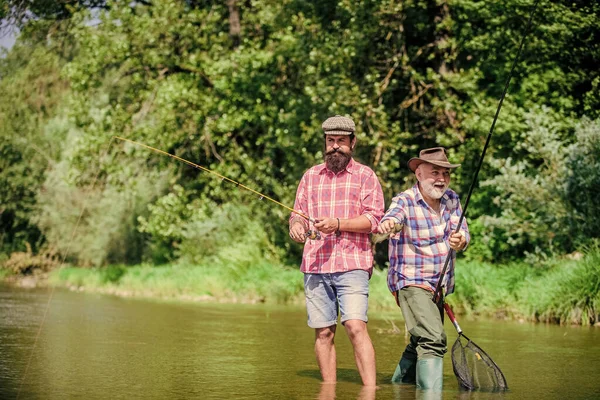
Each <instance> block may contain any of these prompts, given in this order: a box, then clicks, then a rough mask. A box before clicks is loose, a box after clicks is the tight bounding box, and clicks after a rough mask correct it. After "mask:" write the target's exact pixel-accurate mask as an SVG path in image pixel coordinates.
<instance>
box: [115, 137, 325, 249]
mask: <svg viewBox="0 0 600 400" xmlns="http://www.w3.org/2000/svg"><path fill="white" fill-rule="evenodd" d="M113 137H114V138H115V139H119V140H121V141H124V142H129V143H132V144H135V145H138V146H142V147H145V148H147V149H149V150H152V151H154V152H156V153H159V154H163V155H165V156H169V157H171V158H173V159H175V160H177V161H181V162H183V163H185V164H187V165H189V166H191V167H194V168H196V169H199V170H201V171H204V172H208V173H209V174H213V175H215V176H218V177H219V178H221V180H225V181H227V182H230V183H233V184H234V185H236V186H237V187H240V188H242V189H245V190H247V191H249V192H252V193H254V194H256V195H257V196H260V197H259V200H262V199H267V200H269V201H271V202H273V203H275V204H277V205H279V206H281V207H283V208H285V209H286V210H288V211H291V212H292V213H294V214H296V215H299V216H300V217H302V218H304V219H306V220H307V221H309V222H311V223H313V224H314V223H316V221H315V220H314V219H313V218H311V217H309V216H308V215H306V214H304V213H302V212H300V211H298V210H294V209H293V208H290V207H288V206H286V205H285V204H283V203H281V202H279V201H277V200H275V199H273V198H271V197H269V196H267V195H266V194H263V193H260V192H258V191H256V190H254V189H252V188H249V187H248V186H245V185H242V184H241V183H239V182H237V181H234V180H233V179H231V178H228V177H226V176H224V175H221V174H219V173H218V172H215V171H212V170H210V169H208V168H206V167H203V166H202V165H198V164H196V163H193V162H191V161H188V160H186V159H185V158H181V157H178V156H176V155H174V154H171V153H167V152H166V151H163V150H160V149H157V148H155V147H152V146H148V145H147V144H144V143H140V142H136V141H135V140H131V139H126V138H124V137H120V136H113ZM305 236H306V237H307V238H309V239H312V240H319V239H321V235H320V233H319V231H317V230H308V231H307V232H306V234H305Z"/></svg>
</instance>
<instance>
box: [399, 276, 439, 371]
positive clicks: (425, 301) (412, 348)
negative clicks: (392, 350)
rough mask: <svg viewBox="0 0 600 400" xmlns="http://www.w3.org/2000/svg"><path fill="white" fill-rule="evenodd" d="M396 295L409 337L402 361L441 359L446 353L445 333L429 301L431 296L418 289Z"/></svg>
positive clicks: (435, 308) (402, 290) (414, 287)
mask: <svg viewBox="0 0 600 400" xmlns="http://www.w3.org/2000/svg"><path fill="white" fill-rule="evenodd" d="M396 295H397V296H398V305H399V306H400V308H401V309H402V315H403V316H404V320H405V321H406V328H407V329H408V332H409V333H410V343H409V344H408V345H407V346H406V349H405V350H404V353H403V354H402V357H404V358H407V359H409V360H416V359H423V358H432V357H444V353H446V351H447V347H446V333H445V332H444V323H443V321H442V317H441V314H440V309H439V308H438V306H437V305H436V304H435V303H434V302H433V300H432V299H433V293H432V292H430V291H428V290H425V289H422V288H420V287H416V286H406V287H403V288H402V289H401V290H400V291H398V292H396Z"/></svg>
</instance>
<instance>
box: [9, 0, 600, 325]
mask: <svg viewBox="0 0 600 400" xmlns="http://www.w3.org/2000/svg"><path fill="white" fill-rule="evenodd" d="M5 3H6V6H3V7H0V17H1V18H2V21H3V25H2V29H3V30H6V29H9V28H10V27H9V26H8V25H6V24H9V25H10V24H12V26H14V27H17V28H18V29H19V37H18V40H17V42H16V44H15V45H14V47H12V48H11V49H10V50H7V51H3V52H2V55H1V57H0V92H1V93H2V94H3V95H2V96H1V97H0V229H1V231H0V264H2V266H3V272H2V274H1V275H0V276H2V275H6V276H7V277H8V278H10V276H11V275H12V274H17V275H28V276H31V275H35V274H36V273H37V271H40V272H42V273H44V274H46V273H49V274H50V276H51V277H52V278H51V281H52V282H55V283H57V284H58V283H60V284H63V283H66V284H69V285H73V286H76V287H79V286H85V287H88V288H89V287H97V288H100V287H105V288H112V289H111V290H117V289H119V288H120V289H119V290H121V289H122V290H124V291H128V292H135V293H140V294H143V293H146V294H149V293H155V294H156V295H158V296H167V297H168V296H171V295H173V294H181V295H182V296H191V297H192V298H194V297H195V296H199V297H201V298H215V299H217V298H219V299H221V298H223V299H224V298H235V299H238V298H241V297H245V298H246V299H247V300H250V301H278V302H279V301H283V302H286V301H293V299H296V298H297V297H298V296H300V295H301V294H299V293H300V292H299V291H300V290H301V284H300V283H299V282H300V281H301V280H300V279H299V278H298V276H297V274H298V272H297V271H295V270H294V268H295V267H292V266H297V265H298V264H299V260H300V255H301V251H302V246H300V245H297V244H295V243H293V242H292V241H291V240H290V239H289V237H288V234H287V218H288V216H289V213H288V211H287V210H285V209H284V208H283V207H279V206H277V205H275V204H273V203H271V202H268V201H265V200H262V201H261V200H260V199H259V197H258V196H254V195H253V194H251V193H249V192H247V191H244V190H240V189H239V188H237V187H236V186H234V185H231V184H229V183H228V182H225V181H222V180H220V179H217V178H215V177H214V176H213V175H211V174H207V173H205V172H202V171H199V170H196V169H193V168H190V167H189V166H188V165H185V164H183V163H179V162H176V161H175V160H173V159H171V158H169V157H165V156H161V155H159V154H155V153H152V152H150V151H149V150H147V149H145V148H142V147H139V146H135V145H131V144H129V143H124V142H122V141H120V140H118V139H115V138H114V136H121V137H126V138H129V139H132V140H136V141H140V142H143V143H145V144H147V145H150V146H154V147H157V148H159V149H161V150H164V151H168V152H170V153H172V154H176V155H177V156H179V157H183V158H185V159H188V160H190V161H192V162H196V163H198V164H200V165H202V166H205V167H208V168H210V169H211V170H214V171H215V172H217V173H219V174H222V175H224V176H227V177H229V178H231V179H234V180H236V181H238V182H241V183H242V184H244V185H246V186H248V187H251V188H253V189H255V190H258V191H259V192H261V193H264V194H266V195H268V196H270V197H272V198H275V199H277V200H279V201H281V202H282V203H284V204H287V205H291V204H293V200H294V195H295V189H296V185H297V183H298V181H299V179H300V177H301V176H302V173H303V172H304V171H305V170H306V169H307V168H309V167H310V166H312V165H314V164H315V163H318V162H320V161H321V160H322V134H321V133H320V132H321V128H320V125H321V122H322V121H323V120H324V119H325V118H327V117H328V116H331V115H333V114H346V115H349V116H351V117H352V118H353V119H354V121H355V122H356V125H357V139H358V145H357V149H356V152H355V154H354V157H355V158H356V159H358V160H359V161H361V162H363V163H365V164H367V165H369V166H371V167H372V168H373V169H374V170H375V171H376V173H377V175H378V177H379V179H380V181H381V184H382V186H383V189H384V192H385V196H386V199H387V200H388V202H389V200H390V199H391V198H392V196H393V195H394V194H395V193H397V192H399V191H401V190H404V189H406V188H407V187H409V186H410V185H411V184H412V182H413V178H412V176H411V173H410V171H409V170H408V169H407V168H406V161H407V160H408V159H409V158H410V157H413V156H415V155H416V154H417V153H418V150H419V149H421V148H425V147H433V146H437V145H442V146H445V147H446V148H447V149H448V152H449V157H450V159H451V161H453V162H460V163H461V164H462V166H461V168H459V169H457V170H456V172H455V173H454V175H453V181H452V187H453V188H454V189H455V190H456V191H457V192H458V193H459V194H461V195H462V196H463V197H464V196H465V194H466V193H467V191H468V188H469V185H470V183H471V179H472V177H473V174H474V172H475V169H476V166H477V162H478V160H479V154H480V152H481V150H482V148H483V143H484V142H485V138H486V135H487V132H488V130H489V127H490V124H491V121H492V118H493V115H494V112H495V110H496V106H497V103H498V99H499V96H500V94H501V92H502V89H503V86H504V82H505V80H506V78H507V76H508V73H509V70H510V66H511V63H512V61H513V59H514V57H515V55H516V51H517V47H518V44H519V41H520V38H521V37H522V36H523V35H524V34H525V27H526V23H525V22H526V20H527V17H528V16H529V13H530V12H531V5H532V4H530V3H533V2H523V1H521V0H508V1H504V2H494V1H475V0H452V1H432V0H407V1H401V2H394V1H382V0H373V1H364V2H353V1H319V2H305V1H296V0H286V1H283V2H275V3H273V2H264V1H254V2H240V1H237V0H232V1H228V2H221V3H214V4H213V3H212V2H203V1H187V0H186V1H183V0H165V1H160V2H149V1H101V0H99V1H96V0H94V1H71V2H56V4H54V3H52V4H50V2H47V1H36V0H34V1H31V2H20V1H8V2H5ZM599 18H600V5H599V3H598V2H596V1H591V0H590V1H576V2H573V1H566V0H559V1H553V2H551V3H549V4H545V5H543V12H542V11H540V10H538V13H537V14H536V15H535V17H534V19H533V27H532V30H531V32H530V33H529V35H528V39H527V41H526V44H525V47H524V50H523V56H522V59H521V60H520V61H519V63H518V66H517V71H516V74H515V76H514V78H513V81H512V83H511V86H510V90H509V95H508V97H507V98H506V100H505V102H504V106H503V110H502V113H501V114H500V118H499V120H498V124H497V125H496V130H495V134H494V137H493V138H492V141H491V145H490V148H489V150H488V153H487V157H486V159H485V161H484V164H483V168H482V170H481V173H480V175H479V180H478V182H477V186H476V187H475V192H474V196H473V198H472V199H471V203H470V205H469V211H468V219H469V223H470V227H471V231H472V237H473V241H472V244H471V245H470V246H469V249H468V251H467V252H466V253H465V254H464V255H461V257H462V258H461V259H460V260H459V269H458V270H457V276H456V279H457V293H456V295H455V296H451V297H450V298H449V301H452V302H453V303H454V305H455V307H456V308H457V309H458V310H460V311H461V312H464V313H475V314H483V315H497V316H500V317H511V318H512V317H514V318H524V319H533V320H540V321H552V322H561V323H570V322H576V323H584V324H585V323H593V322H594V321H597V320H598V293H599V291H600V289H599V287H598V285H597V280H594V279H593V274H594V273H596V272H597V269H596V268H597V267H595V266H594V261H593V260H596V261H597V260H598V251H597V247H595V246H596V245H595V243H597V241H598V239H599V232H600V229H599V228H600V206H599V203H598V201H597V199H598V198H599V196H600V192H599V190H600V189H599V188H600V95H599V93H600V91H599V90H598V89H599V86H600V70H598V68H597V67H596V66H597V65H599V64H600V47H599V46H598V43H600V26H599V25H598V23H597V21H598V19H599ZM463 200H464V198H463ZM579 254H583V255H584V256H583V257H582V258H580V259H577V257H578V255H579ZM386 259H387V251H386V248H385V246H382V245H380V246H378V247H377V251H376V261H377V262H376V265H377V266H376V271H375V273H374V278H373V284H372V288H373V290H374V294H373V296H372V298H373V302H372V304H373V307H374V308H375V309H379V308H381V309H384V308H385V307H388V306H386V304H389V300H390V297H391V296H389V294H387V293H386V289H385V279H384V276H385V265H386V264H385V263H386ZM63 260H64V261H63ZM590 260H591V261H590ZM63 265H76V266H78V268H75V267H65V268H60V270H59V271H57V269H58V268H59V267H60V266H63ZM217 271H218V272H217ZM489 277H494V279H487V280H486V281H484V278H489ZM490 281H491V282H490ZM594 282H596V283H594ZM298 285H300V286H298ZM126 287H127V288H126ZM125 288H126V289H125ZM550 288H552V289H550ZM271 293H275V296H274V297H271V296H272V295H271ZM203 296H204V297H203ZM586 321H588V322H586Z"/></svg>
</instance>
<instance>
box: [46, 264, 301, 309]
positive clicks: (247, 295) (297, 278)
mask: <svg viewBox="0 0 600 400" xmlns="http://www.w3.org/2000/svg"><path fill="white" fill-rule="evenodd" d="M51 283H52V284H55V285H59V286H68V287H71V288H81V289H82V290H86V291H96V292H102V293H112V294H116V295H120V296H133V297H156V298H162V299H176V300H190V301H215V302H244V303H257V302H267V303H295V302H298V301H299V299H300V297H299V295H300V294H303V293H304V292H303V286H302V275H301V274H300V272H298V270H295V269H292V268H286V267H282V266H279V265H273V264H270V263H268V262H262V263H258V264H255V265H252V267H248V266H247V265H241V266H240V265H238V266H237V267H233V266H232V265H230V264H213V265H210V266H209V265H190V264H183V263H180V264H170V265H163V266H151V265H137V266H133V267H125V266H122V265H113V266H110V267H106V268H93V269H82V268H75V267H68V268H63V269H62V270H60V271H57V272H56V273H55V274H54V275H52V277H51Z"/></svg>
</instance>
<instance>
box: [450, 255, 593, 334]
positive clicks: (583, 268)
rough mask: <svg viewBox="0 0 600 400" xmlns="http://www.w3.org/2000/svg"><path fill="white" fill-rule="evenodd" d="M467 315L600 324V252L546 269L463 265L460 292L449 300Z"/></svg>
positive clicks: (550, 264) (459, 275)
mask: <svg viewBox="0 0 600 400" xmlns="http://www.w3.org/2000/svg"><path fill="white" fill-rule="evenodd" d="M448 302H449V303H451V304H452V305H453V306H454V307H455V308H456V309H457V311H459V312H460V313H465V314H477V315H486V316H496V317H504V318H512V319H526V320H532V321H541V322H555V323H560V324H566V323H569V324H581V325H594V324H597V323H598V322H600V314H599V313H600V248H599V247H594V248H590V249H588V250H587V252H586V255H585V256H584V257H583V258H582V259H580V260H563V259H555V260H551V261H550V262H547V263H546V264H545V265H536V266H530V265H526V264H523V263H513V264H509V265H502V266H495V265H491V264H485V263H477V262H469V263H460V262H459V263H458V269H457V271H456V293H455V295H453V296H450V297H448Z"/></svg>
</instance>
